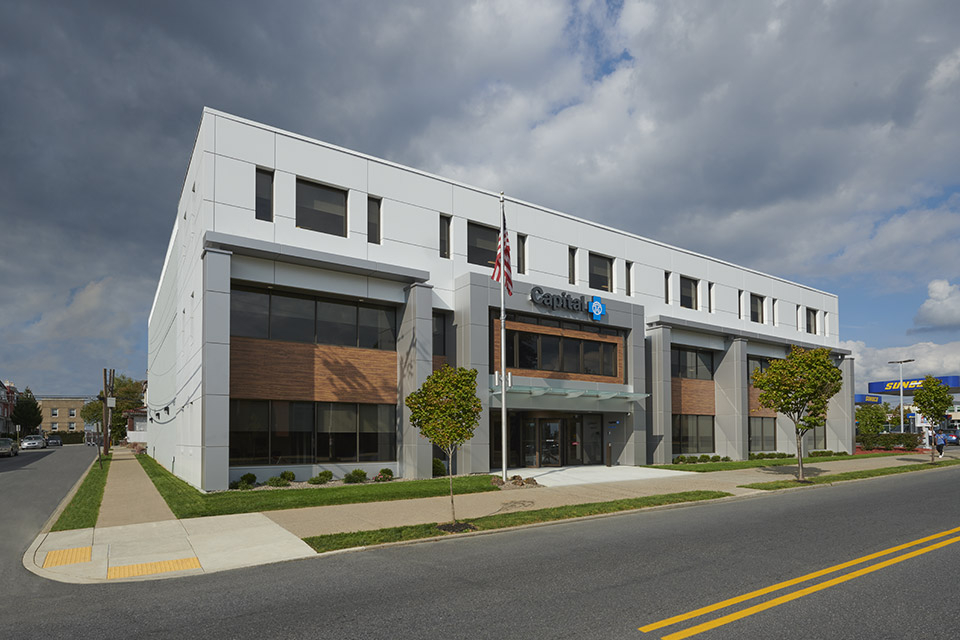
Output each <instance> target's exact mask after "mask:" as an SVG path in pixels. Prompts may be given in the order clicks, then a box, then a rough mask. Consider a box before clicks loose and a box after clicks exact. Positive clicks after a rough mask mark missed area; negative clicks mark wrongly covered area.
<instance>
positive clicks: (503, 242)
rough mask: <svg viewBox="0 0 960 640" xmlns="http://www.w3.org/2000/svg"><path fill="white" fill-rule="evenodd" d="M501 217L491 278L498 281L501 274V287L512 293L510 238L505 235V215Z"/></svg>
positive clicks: (508, 293) (502, 214) (509, 293)
mask: <svg viewBox="0 0 960 640" xmlns="http://www.w3.org/2000/svg"><path fill="white" fill-rule="evenodd" d="M500 215H501V216H502V217H503V221H502V225H501V229H502V230H503V231H502V232H501V234H500V240H499V241H498V242H497V261H496V262H495V263H494V265H493V276H492V278H493V279H494V280H496V281H497V282H500V277H501V275H502V276H503V287H504V289H506V290H507V295H510V296H512V295H513V272H512V270H511V268H510V238H509V236H508V235H507V215H506V214H505V213H502V212H501V214H500Z"/></svg>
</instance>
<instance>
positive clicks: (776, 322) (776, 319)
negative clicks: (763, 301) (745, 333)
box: [770, 298, 780, 327]
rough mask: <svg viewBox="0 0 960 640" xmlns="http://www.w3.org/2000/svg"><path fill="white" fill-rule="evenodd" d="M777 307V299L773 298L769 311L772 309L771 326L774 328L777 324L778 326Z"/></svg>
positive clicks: (778, 315) (778, 314)
mask: <svg viewBox="0 0 960 640" xmlns="http://www.w3.org/2000/svg"><path fill="white" fill-rule="evenodd" d="M777 306H778V305H777V299H776V298H774V299H773V303H772V304H771V305H770V307H771V309H772V312H771V313H772V315H773V326H775V327H776V326H777V325H778V324H780V313H779V310H778V309H777Z"/></svg>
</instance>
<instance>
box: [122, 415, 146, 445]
mask: <svg viewBox="0 0 960 640" xmlns="http://www.w3.org/2000/svg"><path fill="white" fill-rule="evenodd" d="M123 417H124V418H126V419H127V442H129V443H131V444H132V443H134V442H143V443H146V441H147V408H146V407H140V408H139V409H127V410H126V411H124V412H123Z"/></svg>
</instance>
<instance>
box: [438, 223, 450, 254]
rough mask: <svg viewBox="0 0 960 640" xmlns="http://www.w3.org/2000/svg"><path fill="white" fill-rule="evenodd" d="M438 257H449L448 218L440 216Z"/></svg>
mask: <svg viewBox="0 0 960 640" xmlns="http://www.w3.org/2000/svg"><path fill="white" fill-rule="evenodd" d="M440 257H441V258H449V257H450V216H445V215H443V214H442V213H441V214H440Z"/></svg>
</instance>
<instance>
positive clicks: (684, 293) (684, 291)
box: [680, 276, 700, 309]
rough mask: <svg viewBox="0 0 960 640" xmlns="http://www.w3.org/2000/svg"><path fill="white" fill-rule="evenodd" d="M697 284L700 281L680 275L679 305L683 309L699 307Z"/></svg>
mask: <svg viewBox="0 0 960 640" xmlns="http://www.w3.org/2000/svg"><path fill="white" fill-rule="evenodd" d="M699 284H700V282H699V281H698V280H694V279H693V278H687V277H686V276H680V306H681V307H684V308H685V309H698V308H699V307H700V305H699V304H697V289H698V288H699Z"/></svg>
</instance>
